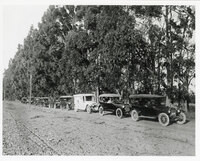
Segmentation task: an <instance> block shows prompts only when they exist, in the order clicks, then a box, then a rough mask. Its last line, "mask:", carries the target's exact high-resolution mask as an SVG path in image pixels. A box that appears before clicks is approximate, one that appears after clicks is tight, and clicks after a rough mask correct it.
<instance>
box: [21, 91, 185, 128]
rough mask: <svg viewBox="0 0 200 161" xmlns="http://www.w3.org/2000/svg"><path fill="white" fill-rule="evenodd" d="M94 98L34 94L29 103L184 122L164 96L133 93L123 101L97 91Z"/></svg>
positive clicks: (163, 122)
mask: <svg viewBox="0 0 200 161" xmlns="http://www.w3.org/2000/svg"><path fill="white" fill-rule="evenodd" d="M98 100H99V101H98V103H97V101H96V97H95V95H94V94H76V95H73V96H60V97H59V99H57V100H56V101H54V100H52V99H51V98H49V97H35V98H32V100H31V103H32V104H35V105H39V106H44V107H53V108H61V109H67V110H70V109H71V110H72V109H73V110H74V111H76V112H78V111H79V110H84V111H87V112H88V113H92V112H99V114H100V115H101V116H104V114H105V113H106V112H109V111H110V112H112V113H114V114H115V115H116V116H117V117H118V118H122V117H124V116H128V115H130V116H131V118H132V120H133V121H139V120H140V119H141V118H150V119H158V121H159V123H160V124H161V125H162V126H168V125H169V124H170V123H171V122H177V123H178V124H184V123H185V122H186V115H185V112H184V111H183V110H182V109H181V108H178V107H175V106H172V105H171V104H168V103H167V101H166V97H164V96H160V95H151V94H134V95H130V96H129V103H125V102H124V101H123V100H122V99H121V96H120V95H119V94H101V95H99V98H98ZM22 103H28V99H26V98H22Z"/></svg>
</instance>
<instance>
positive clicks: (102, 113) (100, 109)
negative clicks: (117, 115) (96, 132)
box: [99, 106, 104, 116]
mask: <svg viewBox="0 0 200 161" xmlns="http://www.w3.org/2000/svg"><path fill="white" fill-rule="evenodd" d="M99 114H100V115H101V116H103V115H104V109H103V107H102V106H100V107H99Z"/></svg>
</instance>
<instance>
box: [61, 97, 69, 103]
mask: <svg viewBox="0 0 200 161" xmlns="http://www.w3.org/2000/svg"><path fill="white" fill-rule="evenodd" d="M60 100H61V101H67V102H69V101H70V100H71V98H60Z"/></svg>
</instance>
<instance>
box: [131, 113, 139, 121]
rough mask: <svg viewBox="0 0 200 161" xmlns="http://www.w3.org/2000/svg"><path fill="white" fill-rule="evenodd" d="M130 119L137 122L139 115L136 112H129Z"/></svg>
mask: <svg viewBox="0 0 200 161" xmlns="http://www.w3.org/2000/svg"><path fill="white" fill-rule="evenodd" d="M131 118H132V120H133V121H138V120H139V114H138V112H137V111H136V110H132V111H131Z"/></svg>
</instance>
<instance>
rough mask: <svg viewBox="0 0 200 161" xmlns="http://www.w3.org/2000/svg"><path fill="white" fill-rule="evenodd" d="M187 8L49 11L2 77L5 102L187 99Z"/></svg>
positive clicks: (190, 55)
mask: <svg viewBox="0 0 200 161" xmlns="http://www.w3.org/2000/svg"><path fill="white" fill-rule="evenodd" d="M194 31H195V9H194V6H56V5H55V6H54V5H52V6H49V8H48V10H47V11H46V12H45V13H44V15H43V17H42V21H41V22H40V23H39V24H38V27H37V28H34V27H33V26H31V27H30V31H29V34H28V35H27V37H26V38H25V39H24V43H23V44H19V45H18V50H17V52H16V55H15V57H14V58H13V59H11V60H10V62H9V67H8V69H6V70H5V72H4V78H3V81H4V84H3V85H4V94H5V95H4V98H6V99H21V98H22V97H24V96H28V91H29V88H30V85H29V76H30V75H32V78H33V79H32V92H33V96H38V97H39V96H53V97H56V96H59V95H67V94H75V93H82V92H84V93H86V92H87V93H88V92H94V91H96V89H98V90H99V92H100V93H104V92H114V93H120V94H122V96H123V97H124V98H127V97H128V95H130V94H132V93H152V94H153V93H155V94H165V95H167V96H169V97H170V98H171V99H175V100H179V102H180V100H181V99H185V100H188V101H189V97H188V96H189V95H190V94H191V93H190V92H189V86H190V84H191V80H192V79H193V78H194V77H195V43H194Z"/></svg>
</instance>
